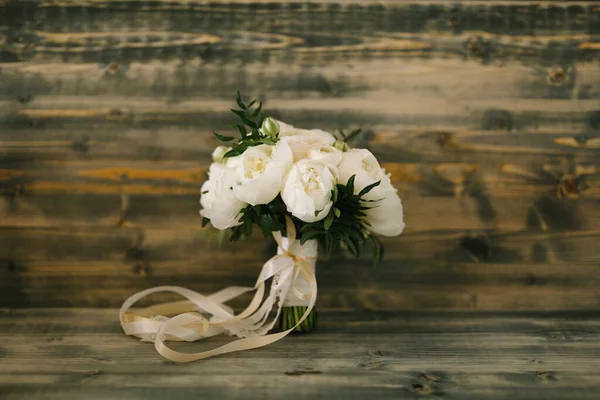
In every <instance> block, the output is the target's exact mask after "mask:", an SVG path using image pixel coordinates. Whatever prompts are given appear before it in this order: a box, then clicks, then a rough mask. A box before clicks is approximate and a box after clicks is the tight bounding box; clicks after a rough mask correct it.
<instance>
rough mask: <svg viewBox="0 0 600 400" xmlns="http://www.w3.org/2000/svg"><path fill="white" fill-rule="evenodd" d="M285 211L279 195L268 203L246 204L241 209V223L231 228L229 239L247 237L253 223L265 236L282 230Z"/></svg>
mask: <svg viewBox="0 0 600 400" xmlns="http://www.w3.org/2000/svg"><path fill="white" fill-rule="evenodd" d="M286 211H287V210H286V207H285V204H284V203H283V200H282V199H281V196H277V197H276V198H275V199H274V200H273V201H271V202H270V203H269V204H261V205H256V206H253V205H250V204H249V205H247V206H246V207H244V208H242V210H241V216H240V222H241V223H242V224H241V225H238V226H234V227H233V228H231V238H230V239H231V241H232V242H234V241H236V240H239V239H242V238H249V237H250V235H252V227H253V225H255V224H256V225H258V227H259V228H260V229H261V230H262V232H263V234H264V235H265V236H270V235H271V234H272V232H276V231H281V230H283V229H284V228H285V212H286Z"/></svg>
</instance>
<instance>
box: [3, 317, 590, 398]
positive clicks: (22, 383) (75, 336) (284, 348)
mask: <svg viewBox="0 0 600 400" xmlns="http://www.w3.org/2000/svg"><path fill="white" fill-rule="evenodd" d="M116 316H117V310H115V309H28V310H23V309H21V310H15V309H13V310H10V309H4V310H3V311H2V315H1V318H0V339H1V340H0V397H2V399H6V400H9V399H10V400H14V399H65V398H74V399H125V398H127V399H164V398H170V399H198V398H201V399H223V398H225V399H267V398H269V399H271V398H276V399H282V398H293V399H332V398H335V399H463V400H467V399H473V400H481V399H528V400H535V399H551V400H558V399H565V400H573V399H577V400H583V399H590V400H595V399H597V398H598V391H600V378H599V377H598V370H599V369H600V314H598V312H570V313H558V312H554V313H547V312H546V313H539V312H538V313H518V312H506V313H500V312H495V313H492V314H490V313H480V312H475V313H472V312H462V313H460V312H377V311H361V312H350V311H344V310H336V311H332V310H321V314H320V317H321V321H322V323H321V326H320V329H319V330H318V331H317V332H315V333H312V334H309V335H291V336H288V337H287V338H285V339H283V340H282V341H280V342H278V343H276V344H273V345H271V346H269V347H266V348H263V349H256V350H252V351H248V352H243V353H238V354H230V355H225V356H219V357H217V358H214V359H209V360H204V361H200V362H196V363H192V364H174V363H170V362H167V361H165V360H164V359H162V358H161V357H160V356H159V355H158V354H157V353H156V351H155V350H154V346H153V345H152V344H150V343H142V342H139V341H138V340H136V339H133V338H130V337H125V336H124V335H123V334H122V333H121V331H120V328H119V327H118V326H117V325H116V324H115V319H116ZM226 340H227V339H225V338H223V339H215V340H212V339H211V342H210V343H211V344H213V345H214V343H215V342H218V343H222V342H223V341H226ZM206 346H208V344H207V343H193V344H181V345H180V346H178V349H180V350H181V351H198V350H200V349H201V348H206Z"/></svg>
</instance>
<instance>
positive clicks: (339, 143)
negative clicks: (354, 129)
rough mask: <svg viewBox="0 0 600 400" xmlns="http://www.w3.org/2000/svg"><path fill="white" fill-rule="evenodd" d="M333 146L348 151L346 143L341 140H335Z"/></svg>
mask: <svg viewBox="0 0 600 400" xmlns="http://www.w3.org/2000/svg"><path fill="white" fill-rule="evenodd" d="M333 147H335V148H336V149H338V150H341V151H348V144H347V143H346V142H344V141H342V140H336V141H335V143H334V144H333Z"/></svg>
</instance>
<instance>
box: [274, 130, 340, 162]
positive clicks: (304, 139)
mask: <svg viewBox="0 0 600 400" xmlns="http://www.w3.org/2000/svg"><path fill="white" fill-rule="evenodd" d="M278 123H279V138H280V139H281V140H282V141H286V142H287V143H288V144H289V145H290V148H291V149H292V152H293V153H294V161H300V160H302V159H305V158H307V157H308V153H309V152H310V151H311V150H312V149H318V148H321V147H323V146H331V145H333V144H334V143H335V137H334V136H333V135H332V134H331V133H328V132H325V131H322V130H320V129H299V128H296V127H294V126H292V125H288V124H286V123H284V122H281V121H278Z"/></svg>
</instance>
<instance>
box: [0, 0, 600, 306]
mask: <svg viewBox="0 0 600 400" xmlns="http://www.w3.org/2000/svg"><path fill="white" fill-rule="evenodd" d="M599 39H600V2H584V1H578V2H559V1H546V2H534V1H514V2H513V1H489V2H483V1H459V2H454V3H449V2H443V1H427V2H409V1H377V2H371V1H341V0H338V1H328V2H325V1H316V2H291V1H277V2H250V1H236V2H224V1H211V2H207V1H184V0H179V1H134V0H131V1H115V0H107V1H96V0H52V1H49V0H48V1H43V0H20V1H10V0H9V1H4V2H0V305H5V306H11V307H12V306H32V307H40V306H43V307H47V306H79V307H85V306H94V307H109V306H111V307H114V306H117V305H119V304H120V303H121V302H122V300H123V299H124V298H126V297H127V296H128V295H129V294H131V293H133V292H134V291H136V290H139V289H142V288H145V287H148V286H153V285H159V284H177V285H186V286H190V287H191V288H194V289H197V290H202V291H205V292H210V291H214V290H217V289H218V288H220V287H222V286H225V285H231V284H251V283H253V281H254V277H255V275H256V273H257V271H258V269H259V268H260V266H261V264H262V262H264V260H265V259H266V258H268V257H269V256H270V255H271V254H272V252H273V243H272V241H269V240H264V239H262V238H260V237H257V241H258V244H257V243H253V244H252V245H250V244H248V243H246V244H240V245H239V246H235V247H234V246H229V245H223V246H221V247H219V246H216V242H217V238H216V237H215V236H214V235H212V234H210V231H209V230H207V229H201V228H200V218H199V216H198V208H199V205H198V195H199V187H200V185H201V183H202V181H203V179H204V174H205V171H206V168H207V166H208V165H209V163H210V152H211V150H212V148H213V147H214V146H215V145H216V144H217V142H216V140H215V139H214V138H213V137H212V135H211V131H213V130H219V131H223V130H226V129H227V125H228V124H229V123H230V122H231V120H232V116H233V115H232V114H231V113H229V111H228V110H229V108H230V107H231V106H232V105H233V104H232V97H233V95H234V93H235V91H236V90H237V89H239V90H241V91H242V92H243V93H245V94H247V95H248V96H255V97H256V96H257V97H260V98H261V99H263V100H264V101H265V107H266V108H267V109H268V110H271V111H272V114H273V115H274V116H276V117H279V118H282V119H284V120H286V121H289V122H291V123H294V124H296V125H298V126H303V127H322V128H324V129H330V130H333V129H336V128H348V127H358V126H360V127H362V128H363V129H364V130H365V132H366V134H365V135H364V137H363V138H362V139H361V143H359V144H360V145H361V146H366V147H368V148H369V149H371V150H372V151H373V152H374V153H375V154H376V155H377V157H378V158H379V159H380V160H381V161H382V162H383V163H384V164H385V167H386V168H387V169H388V170H390V171H391V172H393V174H394V175H393V179H394V184H395V185H396V187H397V188H398V189H399V192H400V194H401V196H402V198H403V201H404V204H405V211H406V222H407V229H406V232H405V234H404V235H402V236H401V237H399V238H395V239H390V240H386V241H385V243H386V245H387V249H388V251H387V260H386V262H385V263H384V264H383V265H382V266H381V267H380V269H379V270H377V271H371V270H370V267H369V263H368V261H367V257H365V258H363V259H362V260H359V261H356V260H353V259H351V258H348V257H346V256H344V255H339V256H335V257H332V258H331V259H329V260H323V261H322V262H321V263H320V264H319V267H318V278H319V283H320V293H319V305H320V307H358V308H361V307H362V308H375V309H386V308H387V309H414V308H419V309H423V308H449V309H480V310H517V309H530V310H545V309H597V308H598V307H599V306H600V289H598V287H599V286H598V281H599V280H600V271H599V270H598V268H597V266H598V262H599V260H600V246H599V245H598V244H599V243H600V241H599V238H598V234H599V233H600V230H599V228H598V227H599V226H600V225H599V221H600V175H598V172H599V171H600V68H599V61H598V60H599V58H600V40H599ZM257 247H258V248H259V249H260V251H256V249H257Z"/></svg>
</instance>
